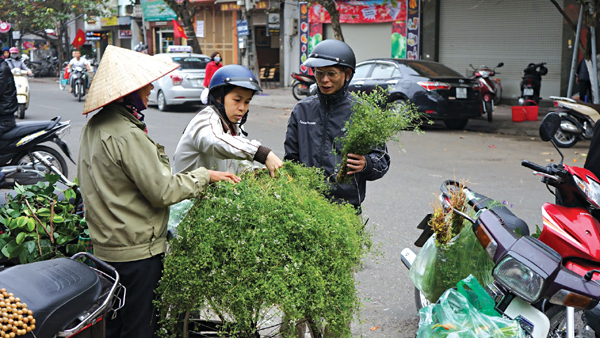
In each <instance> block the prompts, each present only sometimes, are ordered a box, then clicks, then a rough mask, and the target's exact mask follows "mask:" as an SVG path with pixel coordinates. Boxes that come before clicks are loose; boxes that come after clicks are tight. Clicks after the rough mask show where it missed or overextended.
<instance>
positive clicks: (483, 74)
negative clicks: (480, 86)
mask: <svg viewBox="0 0 600 338" xmlns="http://www.w3.org/2000/svg"><path fill="white" fill-rule="evenodd" d="M479 74H481V77H489V76H490V71H489V70H480V71H479Z"/></svg>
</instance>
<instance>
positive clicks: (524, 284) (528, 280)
mask: <svg viewBox="0 0 600 338" xmlns="http://www.w3.org/2000/svg"><path fill="white" fill-rule="evenodd" d="M493 275H494V279H496V281H497V282H498V283H500V284H502V285H503V286H504V287H506V288H507V289H509V290H510V291H511V292H512V293H514V294H515V295H517V296H519V297H520V298H522V299H524V300H525V301H527V302H529V303H533V302H535V301H536V300H537V299H538V298H539V297H540V294H541V293H542V288H543V286H544V278H543V277H542V276H540V275H539V274H538V273H537V272H535V271H533V269H531V268H530V267H528V266H527V265H525V264H524V263H523V262H520V261H518V260H517V259H515V258H514V257H512V256H510V255H508V256H506V257H504V258H503V259H502V260H501V261H500V262H499V263H498V264H497V265H496V267H495V268H494V271H493Z"/></svg>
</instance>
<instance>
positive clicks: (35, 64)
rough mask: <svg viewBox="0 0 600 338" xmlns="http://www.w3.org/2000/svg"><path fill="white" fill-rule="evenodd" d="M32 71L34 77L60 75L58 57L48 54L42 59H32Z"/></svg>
mask: <svg viewBox="0 0 600 338" xmlns="http://www.w3.org/2000/svg"><path fill="white" fill-rule="evenodd" d="M31 71H32V72H33V76H34V77H42V76H52V77H58V76H59V75H60V68H59V66H58V58H57V57H56V56H50V55H46V56H45V57H44V58H43V59H42V61H31Z"/></svg>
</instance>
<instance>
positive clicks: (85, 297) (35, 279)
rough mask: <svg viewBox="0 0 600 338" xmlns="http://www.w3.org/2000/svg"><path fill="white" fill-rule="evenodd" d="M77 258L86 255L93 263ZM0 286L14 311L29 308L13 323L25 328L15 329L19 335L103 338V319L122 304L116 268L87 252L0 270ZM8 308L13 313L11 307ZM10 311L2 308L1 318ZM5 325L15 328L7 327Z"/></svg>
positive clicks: (123, 301) (0, 331) (43, 337)
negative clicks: (16, 307)
mask: <svg viewBox="0 0 600 338" xmlns="http://www.w3.org/2000/svg"><path fill="white" fill-rule="evenodd" d="M78 259H88V260H90V261H91V262H93V263H94V265H95V267H90V266H88V265H86V264H84V263H82V262H80V261H78ZM0 286H1V287H2V290H0V291H4V292H5V293H6V295H7V296H8V295H14V297H13V298H16V300H17V301H16V302H14V303H15V304H16V305H19V311H23V310H22V308H26V311H27V312H28V313H29V316H27V315H25V316H23V317H24V318H25V317H26V319H25V320H21V321H20V323H21V324H17V321H14V324H13V326H14V327H15V328H19V329H21V328H23V327H27V329H21V331H25V332H20V333H21V334H22V335H23V337H25V338H28V337H37V338H51V337H79V338H83V337H88V338H104V337H105V323H106V321H105V318H108V316H109V315H111V313H112V314H116V312H117V311H118V310H120V309H121V308H122V307H123V306H124V305H125V296H126V290H125V287H123V286H122V285H121V283H120V277H119V273H118V272H117V270H115V268H113V267H112V266H110V265H108V264H107V263H105V262H103V261H102V260H100V259H98V258H96V257H95V256H93V255H91V254H89V253H87V252H80V253H77V254H75V255H73V257H71V258H70V259H69V258H57V259H53V260H46V261H40V262H34V263H28V264H23V265H16V266H13V267H9V268H5V269H3V270H2V269H0ZM17 297H18V298H17ZM5 299H8V297H6V298H5ZM23 304H26V305H25V306H24V305H23ZM14 312H15V314H14V316H15V318H16V317H17V314H16V312H17V309H15V310H14ZM12 316H13V315H10V316H9V315H7V314H6V313H5V317H8V318H10V317H12ZM3 317H4V316H3ZM8 318H6V319H8ZM23 323H25V325H22V324H23ZM8 324H10V322H9V323H8ZM4 325H5V326H0V333H2V332H3V333H4V334H3V335H2V336H3V337H4V336H7V337H9V336H10V337H14V335H9V333H8V332H9V331H8V330H7V329H9V328H8V325H7V324H6V322H5V324H4ZM10 330H11V331H10V332H14V331H16V330H14V331H13V329H12V327H11V328H10Z"/></svg>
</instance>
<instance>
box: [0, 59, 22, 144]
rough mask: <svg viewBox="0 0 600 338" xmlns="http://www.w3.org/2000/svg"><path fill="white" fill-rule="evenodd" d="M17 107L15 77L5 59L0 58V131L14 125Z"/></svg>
mask: <svg viewBox="0 0 600 338" xmlns="http://www.w3.org/2000/svg"><path fill="white" fill-rule="evenodd" d="M18 108H19V104H18V102H17V87H16V86H15V78H14V77H13V75H12V73H11V71H10V67H9V66H8V64H6V61H5V60H4V59H0V133H4V132H6V131H8V130H10V129H12V128H13V127H14V126H15V112H16V111H17V109H18Z"/></svg>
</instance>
